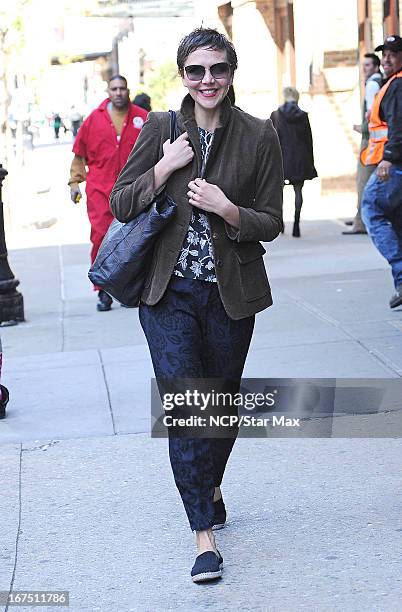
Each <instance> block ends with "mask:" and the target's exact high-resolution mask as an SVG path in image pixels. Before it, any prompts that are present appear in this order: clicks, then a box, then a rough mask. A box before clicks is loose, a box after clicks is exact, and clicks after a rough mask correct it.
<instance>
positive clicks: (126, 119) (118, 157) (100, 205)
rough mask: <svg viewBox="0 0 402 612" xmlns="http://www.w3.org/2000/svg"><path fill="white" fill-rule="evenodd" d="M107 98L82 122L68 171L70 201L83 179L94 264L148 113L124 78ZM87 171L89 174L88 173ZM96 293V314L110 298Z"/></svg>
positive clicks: (106, 307)
mask: <svg viewBox="0 0 402 612" xmlns="http://www.w3.org/2000/svg"><path fill="white" fill-rule="evenodd" d="M108 94H109V97H108V98H107V99H106V100H104V101H103V102H102V103H101V104H100V105H99V107H98V108H97V109H95V110H94V111H93V112H92V113H91V114H90V115H89V116H88V117H87V118H86V119H85V121H84V123H83V124H82V125H81V127H80V129H79V130H78V133H77V137H76V139H75V142H74V146H73V152H74V154H75V155H74V158H73V160H72V163H71V168H70V180H69V181H68V184H69V186H70V194H71V199H72V201H73V202H74V203H78V202H79V200H80V199H81V191H80V187H79V183H81V182H82V181H85V180H86V195H87V211H88V217H89V221H90V224H91V242H92V249H91V263H93V262H94V261H95V257H96V254H97V252H98V249H99V247H100V245H101V242H102V240H103V238H104V236H105V234H106V232H107V230H108V228H109V225H110V223H111V222H112V221H113V215H112V213H111V212H110V208H109V195H110V192H111V190H112V187H113V185H114V183H115V181H116V179H117V177H118V175H119V172H120V170H121V169H122V168H123V166H124V164H125V163H126V161H127V158H128V156H129V154H130V152H131V151H132V148H133V146H134V144H135V142H136V140H137V138H138V135H139V133H140V131H141V128H142V126H143V124H144V122H145V120H146V118H147V115H148V113H147V111H145V110H144V109H143V108H140V107H139V106H135V105H133V104H131V103H130V100H129V94H130V91H129V89H128V87H127V81H126V79H125V78H124V77H123V76H121V75H115V76H113V77H112V78H111V79H110V81H109V86H108ZM86 168H88V170H89V172H88V173H87V170H86ZM95 290H96V291H98V304H97V309H98V310H99V311H106V310H110V309H111V306H112V298H111V297H110V296H109V295H108V294H107V293H105V292H104V291H102V290H101V289H100V288H99V287H95Z"/></svg>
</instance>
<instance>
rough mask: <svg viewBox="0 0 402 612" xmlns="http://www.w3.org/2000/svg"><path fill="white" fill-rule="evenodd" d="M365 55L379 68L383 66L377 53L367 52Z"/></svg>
mask: <svg viewBox="0 0 402 612" xmlns="http://www.w3.org/2000/svg"><path fill="white" fill-rule="evenodd" d="M364 57H367V58H368V59H371V60H372V62H373V64H374V66H375V67H376V68H379V67H380V66H381V62H380V58H379V57H378V55H376V54H375V53H365V54H364Z"/></svg>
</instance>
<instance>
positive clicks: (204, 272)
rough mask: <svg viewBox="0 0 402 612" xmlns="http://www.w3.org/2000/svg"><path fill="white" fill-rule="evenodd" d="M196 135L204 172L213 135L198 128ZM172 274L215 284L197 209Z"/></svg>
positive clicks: (203, 225) (207, 236)
mask: <svg viewBox="0 0 402 612" xmlns="http://www.w3.org/2000/svg"><path fill="white" fill-rule="evenodd" d="M198 133H199V136H200V144H201V153H202V168H203V170H204V169H205V165H206V163H207V159H208V155H209V152H210V150H211V147H212V142H213V139H214V133H213V132H207V131H206V130H204V129H202V128H200V127H199V128H198ZM201 175H202V176H203V172H201ZM173 274H174V275H175V276H180V277H182V278H190V279H192V280H203V281H208V282H210V283H216V282H217V281H216V276H215V264H214V255H213V250H212V242H211V232H210V228H209V222H208V218H207V215H206V214H205V213H204V212H202V211H201V210H199V209H198V208H193V211H192V214H191V219H190V224H189V226H188V230H187V234H186V237H185V238H184V241H183V246H182V248H181V251H180V254H179V257H178V260H177V263H176V265H175V267H174V270H173Z"/></svg>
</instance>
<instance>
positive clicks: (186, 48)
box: [177, 28, 237, 76]
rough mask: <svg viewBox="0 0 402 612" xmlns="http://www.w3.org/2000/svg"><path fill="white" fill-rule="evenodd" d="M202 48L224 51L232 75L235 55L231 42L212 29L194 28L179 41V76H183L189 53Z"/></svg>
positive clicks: (235, 66) (235, 64) (235, 59)
mask: <svg viewBox="0 0 402 612" xmlns="http://www.w3.org/2000/svg"><path fill="white" fill-rule="evenodd" d="M203 48H204V49H213V50H216V49H217V50H219V51H226V57H227V60H228V63H229V64H230V68H231V71H232V74H233V72H234V71H235V70H236V68H237V55H236V51H235V48H234V46H233V44H232V42H231V41H230V40H229V39H228V38H226V36H225V35H224V34H221V33H220V32H218V30H215V29H213V28H196V29H195V30H193V31H192V32H190V34H187V36H185V37H184V38H183V39H182V40H181V41H180V44H179V48H178V49H177V67H178V69H179V73H180V74H181V76H183V71H184V63H185V61H186V59H187V58H188V56H189V55H190V53H192V52H193V51H196V50H197V49H203Z"/></svg>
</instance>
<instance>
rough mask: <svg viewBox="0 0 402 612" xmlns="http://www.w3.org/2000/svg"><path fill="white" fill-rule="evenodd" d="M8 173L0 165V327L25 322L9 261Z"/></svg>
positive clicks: (21, 300)
mask: <svg viewBox="0 0 402 612" xmlns="http://www.w3.org/2000/svg"><path fill="white" fill-rule="evenodd" d="M7 174H8V172H7V170H6V169H5V168H3V166H2V165H1V164H0V325H1V326H3V327H4V326H7V325H16V324H17V323H21V322H22V321H25V318H24V298H23V297H22V295H21V293H20V292H19V291H17V290H16V287H17V286H18V285H19V284H20V281H19V280H18V279H17V278H15V276H14V274H13V273H12V271H11V268H10V266H9V263H8V259H7V246H6V237H5V233H4V214H3V198H2V187H3V181H4V179H5V177H6V176H7Z"/></svg>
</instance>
